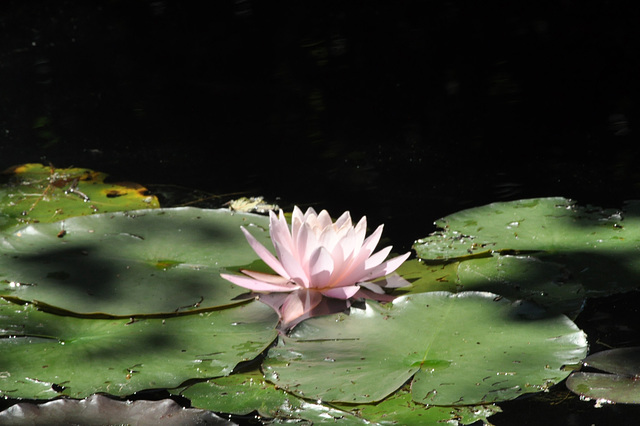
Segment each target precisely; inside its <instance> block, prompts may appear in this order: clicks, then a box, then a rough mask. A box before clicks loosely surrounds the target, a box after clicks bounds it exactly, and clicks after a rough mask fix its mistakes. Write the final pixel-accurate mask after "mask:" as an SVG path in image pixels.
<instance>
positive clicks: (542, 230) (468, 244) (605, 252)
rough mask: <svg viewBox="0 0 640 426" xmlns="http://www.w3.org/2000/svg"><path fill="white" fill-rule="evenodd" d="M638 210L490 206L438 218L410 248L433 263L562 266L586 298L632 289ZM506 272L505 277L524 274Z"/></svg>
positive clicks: (639, 268)
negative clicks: (505, 261) (503, 260)
mask: <svg viewBox="0 0 640 426" xmlns="http://www.w3.org/2000/svg"><path fill="white" fill-rule="evenodd" d="M639 206H640V204H639V203H637V202H628V203H627V204H626V206H625V209H624V211H618V210H605V209H600V208H595V207H582V206H578V205H576V204H575V203H574V202H573V201H571V200H567V199H565V198H538V199H530V200H519V201H510V202H501V203H493V204H489V205H486V206H482V207H477V208H473V209H468V210H464V211H461V212H458V213H454V214H452V215H449V216H447V217H445V218H443V219H440V220H439V221H437V222H436V224H437V225H438V226H439V227H440V228H442V231H440V232H436V233H434V234H433V235H431V236H429V237H426V238H422V239H420V240H418V241H416V244H415V245H414V249H415V250H416V253H417V254H418V256H419V257H421V258H423V259H426V260H428V261H431V262H433V261H450V260H456V259H457V260H460V261H463V262H465V261H467V260H470V259H476V258H478V257H490V256H493V257H497V256H499V255H509V254H520V255H529V256H530V257H535V258H537V259H539V260H541V261H544V262H549V263H550V264H557V265H562V266H564V267H565V268H566V269H567V270H568V271H569V272H570V274H571V277H572V280H573V282H574V283H576V284H578V283H579V284H582V285H583V286H584V287H585V292H584V294H583V296H599V295H606V294H612V293H615V292H621V291H627V290H630V289H632V288H635V287H637V277H638V274H640V246H638V244H637V241H638V240H640V208H639ZM511 266H512V267H511V268H510V269H511V272H510V273H512V272H515V273H517V274H520V275H524V272H523V270H520V271H518V270H517V268H515V267H514V266H515V264H514V265H511ZM522 266H523V267H526V266H527V265H525V264H522ZM462 284H464V283H462ZM499 293H501V292H499Z"/></svg>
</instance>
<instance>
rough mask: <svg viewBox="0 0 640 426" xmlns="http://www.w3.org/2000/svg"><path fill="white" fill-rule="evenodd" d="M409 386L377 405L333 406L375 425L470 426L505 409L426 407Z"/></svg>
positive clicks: (478, 406) (491, 406) (490, 406)
mask: <svg viewBox="0 0 640 426" xmlns="http://www.w3.org/2000/svg"><path fill="white" fill-rule="evenodd" d="M407 388H408V387H406V386H405V387H403V388H402V389H400V390H399V391H397V392H396V393H394V394H393V395H391V396H389V397H387V398H385V399H384V400H382V401H380V402H378V403H375V404H356V405H354V404H340V403H335V404H333V406H334V407H338V408H342V409H344V410H348V411H350V412H352V413H357V415H358V416H360V417H362V418H364V419H367V420H368V421H370V422H372V423H373V424H376V425H421V424H428V425H431V424H457V425H468V424H472V423H475V422H477V421H479V420H480V421H482V422H483V424H489V422H488V421H487V418H488V417H489V416H492V415H493V414H496V413H500V412H501V411H502V410H501V409H500V407H498V406H497V405H471V406H457V407H440V406H436V405H430V406H426V405H423V404H419V403H417V402H415V401H413V400H412V398H411V391H410V390H409V389H407Z"/></svg>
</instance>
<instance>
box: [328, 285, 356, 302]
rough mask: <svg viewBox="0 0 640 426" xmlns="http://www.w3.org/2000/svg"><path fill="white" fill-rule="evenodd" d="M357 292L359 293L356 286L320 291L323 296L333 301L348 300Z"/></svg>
mask: <svg viewBox="0 0 640 426" xmlns="http://www.w3.org/2000/svg"><path fill="white" fill-rule="evenodd" d="M358 291H360V287H358V286H357V285H351V286H347V287H336V288H329V289H326V290H320V292H321V293H322V294H323V295H325V296H327V297H333V298H334V299H349V298H351V297H353V296H354V295H355V294H356V293H357V292H358Z"/></svg>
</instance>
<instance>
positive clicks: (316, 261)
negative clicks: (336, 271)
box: [309, 247, 333, 288]
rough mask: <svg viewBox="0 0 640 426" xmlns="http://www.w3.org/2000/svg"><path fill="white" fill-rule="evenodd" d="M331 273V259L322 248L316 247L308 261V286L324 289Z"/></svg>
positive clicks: (328, 252)
mask: <svg viewBox="0 0 640 426" xmlns="http://www.w3.org/2000/svg"><path fill="white" fill-rule="evenodd" d="M331 272H333V257H332V256H331V252H330V251H329V250H327V249H326V248H324V247H318V248H317V249H316V250H315V251H314V252H313V254H312V255H311V258H310V259H309V286H310V287H313V288H323V287H326V286H327V284H328V283H329V281H330V280H331Z"/></svg>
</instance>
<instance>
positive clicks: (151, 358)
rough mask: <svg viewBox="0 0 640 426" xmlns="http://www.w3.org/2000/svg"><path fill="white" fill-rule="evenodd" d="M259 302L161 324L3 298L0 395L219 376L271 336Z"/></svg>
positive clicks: (38, 395)
mask: <svg viewBox="0 0 640 426" xmlns="http://www.w3.org/2000/svg"><path fill="white" fill-rule="evenodd" d="M277 321H278V317H277V315H276V314H275V313H274V312H273V310H272V309H271V308H269V307H267V306H265V305H264V304H262V303H257V302H253V303H249V304H245V305H242V306H238V307H234V308H229V309H223V310H216V311H211V312H202V313H199V314H192V315H184V316H179V317H173V318H166V319H140V320H139V319H131V320H125V319H112V320H107V319H104V320H99V319H85V318H74V317H68V316H66V317H65V316H58V315H53V314H49V313H46V312H42V311H38V310H37V309H36V308H35V307H34V306H32V305H26V306H20V305H16V304H12V303H8V302H5V301H2V300H0V395H2V396H7V397H11V398H32V399H48V398H53V397H56V396H60V395H66V396H71V397H74V398H81V397H86V396H89V395H91V394H93V393H96V392H105V393H109V394H112V395H129V394H132V393H134V392H137V391H140V390H143V389H155V388H172V387H177V386H179V385H180V384H181V383H183V382H184V381H186V380H188V379H192V378H207V377H216V376H224V375H227V374H229V373H230V372H231V371H232V369H233V368H234V367H235V366H236V365H237V364H238V363H240V362H242V361H248V360H251V359H253V358H255V357H256V356H258V355H259V354H260V353H261V352H262V351H264V349H265V348H266V347H267V346H268V345H269V344H270V343H271V342H273V340H274V339H275V337H276V335H277V332H276V330H275V325H276V323H277Z"/></svg>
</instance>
